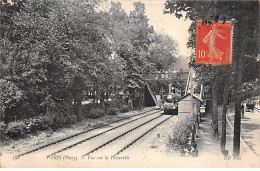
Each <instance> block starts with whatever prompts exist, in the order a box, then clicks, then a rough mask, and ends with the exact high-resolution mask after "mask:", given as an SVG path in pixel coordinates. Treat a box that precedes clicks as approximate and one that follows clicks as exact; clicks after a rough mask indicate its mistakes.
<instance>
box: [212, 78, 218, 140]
mask: <svg viewBox="0 0 260 171" xmlns="http://www.w3.org/2000/svg"><path fill="white" fill-rule="evenodd" d="M217 84H218V83H217V79H215V80H214V81H213V85H212V127H213V135H214V137H216V136H217V135H218V106H217V105H218V99H217Z"/></svg>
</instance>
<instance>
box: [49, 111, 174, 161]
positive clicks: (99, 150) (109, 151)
mask: <svg viewBox="0 0 260 171" xmlns="http://www.w3.org/2000/svg"><path fill="white" fill-rule="evenodd" d="M171 117H172V116H166V115H161V114H160V113H159V112H158V113H157V116H155V117H147V118H143V119H142V122H140V121H139V123H137V122H136V123H135V124H131V125H128V128H127V127H125V128H124V129H123V130H118V129H117V130H114V131H111V132H107V133H106V135H103V136H102V137H97V138H94V139H92V140H90V141H86V142H84V143H81V144H80V145H78V146H74V147H73V148H71V147H70V148H65V149H62V150H60V151H57V152H55V153H52V154H50V155H48V156H47V157H50V156H52V155H60V156H65V155H70V154H77V156H81V158H84V157H86V156H88V155H91V154H92V153H94V154H95V155H96V154H97V156H104V155H108V156H109V155H110V156H115V155H118V154H119V153H121V152H122V151H124V150H125V149H127V148H128V147H130V146H131V145H132V144H134V143H135V142H136V141H138V140H139V139H140V138H142V137H143V136H144V135H146V134H147V133H148V132H150V131H152V130H153V129H154V128H156V127H157V126H158V125H160V124H162V123H163V122H165V121H166V120H168V119H170V118H171Z"/></svg>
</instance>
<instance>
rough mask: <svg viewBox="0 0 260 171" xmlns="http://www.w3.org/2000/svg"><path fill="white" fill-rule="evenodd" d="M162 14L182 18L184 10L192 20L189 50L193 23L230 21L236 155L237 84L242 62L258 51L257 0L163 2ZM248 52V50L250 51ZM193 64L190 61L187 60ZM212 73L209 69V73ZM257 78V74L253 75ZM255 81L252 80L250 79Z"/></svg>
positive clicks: (236, 149)
mask: <svg viewBox="0 0 260 171" xmlns="http://www.w3.org/2000/svg"><path fill="white" fill-rule="evenodd" d="M165 9H166V10H165V12H166V13H174V14H175V16H176V17H177V18H180V17H182V14H181V12H182V11H185V12H186V16H185V18H189V19H191V20H192V21H193V25H192V26H191V28H190V30H189V31H190V39H189V42H188V44H187V45H188V46H189V47H193V48H194V47H195V40H196V39H195V38H196V30H195V29H194V28H195V21H196V20H198V19H200V20H203V24H205V25H207V24H211V23H212V22H213V21H218V20H221V21H223V22H225V21H227V20H228V21H232V23H233V25H234V39H233V45H234V46H233V48H234V49H233V56H234V58H233V59H234V60H233V66H232V67H234V69H235V75H234V74H232V75H233V76H234V78H235V81H234V84H233V85H234V86H233V87H234V89H235V99H236V100H235V121H234V140H233V143H234V144H233V154H234V156H238V155H239V151H240V123H241V120H240V104H241V100H242V97H241V93H240V90H241V83H242V70H243V66H242V60H243V59H246V58H247V57H248V56H251V57H252V58H255V57H256V56H257V54H259V52H258V42H259V40H258V36H257V33H258V32H259V25H258V21H259V18H258V17H259V2H258V1H210V2H208V1H200V2H197V1H196V2H192V1H177V2H176V1H170V0H167V1H166V5H165ZM250 50H252V51H250ZM191 62H192V63H193V62H194V59H192V61H191ZM212 71H214V70H209V72H211V73H212ZM256 76H257V75H256ZM254 78H256V77H254Z"/></svg>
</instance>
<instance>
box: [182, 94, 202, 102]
mask: <svg viewBox="0 0 260 171" xmlns="http://www.w3.org/2000/svg"><path fill="white" fill-rule="evenodd" d="M189 95H191V94H190V93H188V94H186V95H184V96H182V97H181V98H180V99H179V100H178V101H181V100H182V99H184V98H185V97H188V96H189ZM192 96H193V97H194V98H195V99H197V100H199V101H200V102H202V99H201V98H199V97H198V96H196V95H194V94H193V95H192Z"/></svg>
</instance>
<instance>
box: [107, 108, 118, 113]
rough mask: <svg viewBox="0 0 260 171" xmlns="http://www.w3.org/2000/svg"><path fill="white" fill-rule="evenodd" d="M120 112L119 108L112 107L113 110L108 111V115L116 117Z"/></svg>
mask: <svg viewBox="0 0 260 171" xmlns="http://www.w3.org/2000/svg"><path fill="white" fill-rule="evenodd" d="M118 112H119V110H118V109H117V108H115V107H111V108H109V109H108V112H107V114H108V115H116V114H118Z"/></svg>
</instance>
